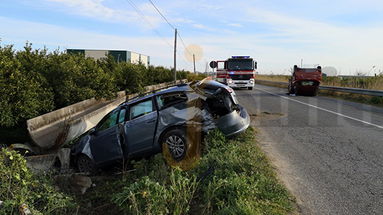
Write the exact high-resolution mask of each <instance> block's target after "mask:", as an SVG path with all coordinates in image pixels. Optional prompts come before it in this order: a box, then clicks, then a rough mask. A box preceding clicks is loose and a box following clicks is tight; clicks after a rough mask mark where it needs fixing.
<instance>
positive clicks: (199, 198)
mask: <svg viewBox="0 0 383 215" xmlns="http://www.w3.org/2000/svg"><path fill="white" fill-rule="evenodd" d="M255 136H256V133H255V131H254V129H253V128H249V129H248V130H247V131H246V132H244V133H242V134H240V135H238V136H236V137H233V138H230V139H228V138H226V137H225V136H224V135H223V134H222V133H221V132H219V131H217V130H214V131H211V132H210V133H209V134H208V135H207V137H206V139H205V141H204V144H203V147H202V157H201V159H200V161H199V163H198V165H197V166H196V168H194V169H192V170H188V171H182V170H180V169H177V168H172V167H169V166H168V165H166V162H165V161H164V159H163V157H162V156H161V155H156V156H154V157H152V158H149V159H144V160H141V161H136V162H133V161H132V163H131V167H130V168H129V169H128V170H123V171H117V172H113V173H108V174H105V175H103V176H94V177H91V178H92V180H91V182H90V184H93V185H91V186H88V187H89V189H88V190H87V191H86V192H85V194H80V193H78V192H73V190H72V189H70V186H69V187H66V188H65V187H63V186H62V184H57V182H56V186H58V187H61V188H60V189H59V190H57V189H53V187H54V186H55V185H54V183H53V182H52V181H51V180H48V179H47V180H41V181H40V183H36V180H35V179H36V176H34V175H33V174H32V173H31V172H30V171H29V170H28V169H27V168H26V165H25V160H24V159H23V158H22V157H21V156H18V155H17V154H15V153H10V152H8V151H6V150H3V151H1V156H0V158H2V160H1V162H0V163H1V165H2V168H1V169H0V175H1V176H2V177H1V183H0V184H1V187H0V188H1V189H2V190H1V192H0V193H1V195H0V197H1V199H0V200H2V201H3V203H2V204H3V205H2V207H3V209H4V210H5V211H6V212H7V214H14V213H17V210H18V207H19V206H20V205H22V204H26V205H28V207H29V208H30V209H31V210H33V211H35V212H40V213H43V214H60V213H77V214H120V213H127V214H292V213H295V207H294V205H295V203H294V198H293V197H292V196H291V195H290V194H289V193H288V191H287V189H286V188H285V187H284V186H283V185H282V184H281V183H280V182H279V181H278V179H277V177H276V174H275V173H274V169H273V168H272V167H271V165H270V163H269V161H268V159H267V158H266V156H265V154H264V153H263V152H262V150H261V149H260V147H259V145H258V143H257V142H256V139H255ZM15 166H18V167H19V168H14V167H15ZM15 171H17V172H15ZM3 176H4V177H3ZM10 177H11V178H10ZM39 177H40V178H43V176H39ZM8 179H12V180H8ZM11 187H20V189H12V191H9V189H10V188H11ZM47 189H48V190H47ZM42 192H48V193H47V195H45V194H43V193H42ZM48 194H49V195H48ZM39 196H40V197H39ZM41 196H44V197H43V198H42V197H41ZM39 198H40V199H41V198H42V200H39ZM41 201H42V202H41ZM42 203H43V204H42ZM36 214H38V213H36Z"/></svg>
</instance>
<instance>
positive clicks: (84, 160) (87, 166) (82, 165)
mask: <svg viewBox="0 0 383 215" xmlns="http://www.w3.org/2000/svg"><path fill="white" fill-rule="evenodd" d="M76 164H77V169H78V171H79V172H86V173H90V174H94V173H96V172H97V168H96V165H95V163H94V161H93V160H92V159H90V158H89V157H88V156H87V155H85V154H80V155H78V157H77V161H76Z"/></svg>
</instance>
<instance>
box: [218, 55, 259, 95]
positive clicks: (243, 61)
mask: <svg viewBox="0 0 383 215" xmlns="http://www.w3.org/2000/svg"><path fill="white" fill-rule="evenodd" d="M220 65H222V66H220ZM210 67H212V68H216V69H217V71H216V77H215V80H216V81H218V82H220V83H223V84H226V85H228V86H229V87H231V88H247V89H249V90H252V89H253V87H254V78H255V73H256V69H257V62H256V61H254V60H253V59H252V58H250V56H232V57H231V58H228V59H227V60H218V61H212V62H211V63H210Z"/></svg>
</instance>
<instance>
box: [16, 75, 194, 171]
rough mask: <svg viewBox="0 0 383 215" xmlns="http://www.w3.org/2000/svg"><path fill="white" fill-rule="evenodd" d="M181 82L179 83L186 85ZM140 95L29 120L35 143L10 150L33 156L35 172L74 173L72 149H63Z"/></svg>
mask: <svg viewBox="0 0 383 215" xmlns="http://www.w3.org/2000/svg"><path fill="white" fill-rule="evenodd" d="M186 82H187V80H185V79H184V80H178V81H177V82H176V84H182V83H186ZM172 85H174V82H167V83H162V84H157V85H151V86H147V87H145V91H144V92H145V93H147V92H151V91H155V90H159V89H162V88H166V87H169V86H172ZM138 95H139V94H130V95H125V92H124V91H121V92H118V94H117V98H116V99H113V100H96V99H94V98H92V99H88V100H84V101H82V102H79V103H76V104H73V105H70V106H67V107H64V108H61V109H58V110H55V111H52V112H50V113H47V114H44V115H41V116H38V117H35V118H33V119H29V120H28V121H27V126H28V132H29V134H30V137H31V140H32V141H33V143H32V144H29V143H25V144H13V145H11V146H10V148H12V149H14V150H17V151H20V152H29V153H28V154H32V155H30V156H26V160H27V165H28V167H29V168H30V169H31V170H32V171H33V172H35V173H41V172H47V171H50V170H55V171H58V172H60V173H69V172H70V149H69V148H62V146H63V145H64V144H65V143H68V142H70V141H71V140H73V139H74V138H76V137H78V136H80V135H81V134H83V133H85V132H86V131H87V130H89V129H90V128H92V127H94V126H95V125H96V124H97V123H98V122H99V121H100V120H101V119H102V117H104V116H105V115H106V114H107V113H108V112H110V111H111V110H113V109H114V108H116V107H117V106H118V105H120V104H121V103H123V102H125V101H126V100H128V99H131V98H133V97H136V96H138Z"/></svg>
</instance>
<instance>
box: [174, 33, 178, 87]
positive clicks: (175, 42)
mask: <svg viewBox="0 0 383 215" xmlns="http://www.w3.org/2000/svg"><path fill="white" fill-rule="evenodd" d="M176 82H177V28H176V29H175V32H174V83H176Z"/></svg>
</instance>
